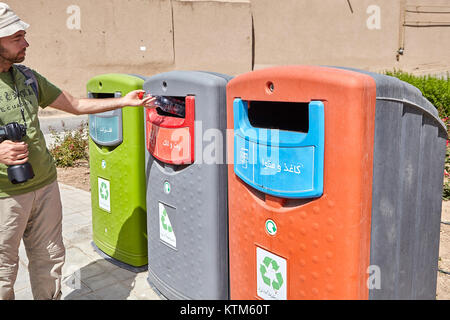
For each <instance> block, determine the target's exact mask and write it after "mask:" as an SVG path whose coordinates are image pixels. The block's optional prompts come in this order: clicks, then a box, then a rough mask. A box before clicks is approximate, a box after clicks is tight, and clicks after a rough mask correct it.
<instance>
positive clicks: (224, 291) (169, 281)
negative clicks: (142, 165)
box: [144, 71, 230, 299]
mask: <svg viewBox="0 0 450 320" xmlns="http://www.w3.org/2000/svg"><path fill="white" fill-rule="evenodd" d="M229 78H230V77H228V76H225V75H220V74H213V73H206V72H195V71H173V72H168V73H163V74H159V75H156V76H154V77H151V78H149V79H148V80H147V81H146V82H145V84H144V90H145V91H146V92H149V93H151V94H152V95H161V96H169V97H179V98H182V99H185V103H186V106H185V108H186V111H185V113H186V115H185V117H184V118H179V117H174V116H171V115H170V114H158V111H157V110H156V109H148V110H146V143H147V148H146V163H147V164H146V175H147V190H148V192H147V213H148V218H147V222H148V232H149V238H148V252H149V265H148V269H149V277H148V280H149V282H150V284H151V285H152V286H153V287H154V288H156V289H157V290H158V291H159V292H160V293H162V294H163V295H164V296H166V297H167V298H169V299H227V298H228V237H227V233H228V228H227V219H228V217H227V166H226V164H225V159H224V157H225V145H224V140H223V139H225V137H226V135H225V128H226V97H225V94H226V84H227V81H228V80H229ZM212 149H214V150H215V151H214V152H213V151H211V150H212ZM208 150H209V151H210V152H211V153H209V154H213V155H216V156H217V158H214V157H213V159H211V158H209V157H208ZM211 160H212V161H211Z"/></svg>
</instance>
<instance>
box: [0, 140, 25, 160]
mask: <svg viewBox="0 0 450 320" xmlns="http://www.w3.org/2000/svg"><path fill="white" fill-rule="evenodd" d="M27 161H28V145H27V144H26V143H25V142H12V141H10V140H5V141H3V142H2V143H0V163H3V164H6V165H8V166H12V165H17V164H24V163H25V162H27Z"/></svg>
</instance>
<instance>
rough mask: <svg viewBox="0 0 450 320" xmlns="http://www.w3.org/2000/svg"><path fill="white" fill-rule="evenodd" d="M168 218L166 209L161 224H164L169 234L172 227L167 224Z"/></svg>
mask: <svg viewBox="0 0 450 320" xmlns="http://www.w3.org/2000/svg"><path fill="white" fill-rule="evenodd" d="M166 218H167V211H166V209H165V208H164V210H163V214H162V215H161V224H162V226H163V228H164V230H167V231H168V232H172V227H171V226H170V225H167V224H166V222H165V221H166Z"/></svg>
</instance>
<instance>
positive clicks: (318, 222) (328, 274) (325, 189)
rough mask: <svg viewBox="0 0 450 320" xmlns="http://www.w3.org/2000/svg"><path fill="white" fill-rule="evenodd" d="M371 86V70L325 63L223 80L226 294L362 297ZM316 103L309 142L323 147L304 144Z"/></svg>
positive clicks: (367, 230)
mask: <svg viewBox="0 0 450 320" xmlns="http://www.w3.org/2000/svg"><path fill="white" fill-rule="evenodd" d="M375 95H376V85H375V82H374V80H373V79H372V78H371V77H369V76H367V75H363V74H358V73H354V72H350V71H342V70H337V69H331V68H319V67H306V66H305V67H303V66H295V67H294V66H290V67H277V68H269V69H264V70H259V71H254V72H250V73H247V74H244V75H241V76H238V77H236V78H234V79H233V80H231V81H230V82H229V84H228V86H227V111H228V119H227V122H228V128H229V129H234V143H230V144H229V148H228V152H229V155H231V157H229V160H230V161H231V160H233V161H232V162H233V163H232V164H229V170H228V179H229V239H230V240H229V241H230V244H229V245H230V249H229V250H230V297H231V299H252V298H256V299H320V298H328V299H335V298H344V299H345V298H347V299H353V298H355V299H365V298H368V290H367V289H366V285H365V283H366V280H367V277H365V275H367V274H366V270H367V268H368V266H369V245H370V218H371V208H370V204H371V197H372V190H371V180H372V159H373V140H374V118H375ZM314 103H316V104H320V105H321V109H322V119H321V121H322V123H323V124H324V125H322V126H321V128H319V129H317V130H319V131H320V130H321V131H322V132H319V133H318V135H322V137H323V139H321V141H318V144H322V145H321V146H320V145H315V146H313V147H309V148H312V149H314V151H317V149H322V154H318V153H314V152H309V151H304V150H303V151H302V149H307V148H308V146H304V145H302V143H301V141H304V140H305V139H308V136H309V135H310V134H311V128H312V127H313V123H310V122H309V121H310V120H312V119H311V116H312V113H313V112H312V107H311V105H312V104H314ZM239 108H241V109H243V111H242V113H243V114H244V115H237V114H236V113H239ZM256 108H257V109H260V110H259V111H258V110H255V109H256ZM252 109H253V110H252ZM238 117H241V119H236V118H238ZM239 122H240V123H239ZM299 123H300V124H299ZM246 124H247V125H248V126H247V127H246ZM277 129H280V130H279V131H278V133H277ZM314 130H316V129H314ZM285 132H289V133H292V134H294V136H289V135H288V136H286V137H283V136H282V134H283V133H285ZM316 134H317V133H316ZM240 135H241V136H240ZM264 138H266V139H267V140H268V141H269V142H270V144H271V146H270V148H268V149H273V150H272V154H271V152H270V150H266V149H264V150H263V148H267V145H268V144H267V143H261V140H263V139H264ZM284 138H285V139H284ZM283 139H284V140H283ZM293 140H295V141H293ZM319 140H320V139H319ZM242 141H243V142H242ZM258 142H259V143H258ZM295 142H298V143H297V144H298V145H294V144H295ZM283 144H287V145H283ZM289 144H291V145H289ZM263 145H264V146H265V147H262V146H263ZM277 148H278V149H279V150H280V151H278V154H276V155H275V157H273V154H274V153H277V152H276V149H277ZM281 150H283V151H281ZM296 150H297V151H296ZM296 152H300V153H296ZM296 155H297V156H296ZM264 157H266V158H264ZM308 157H310V158H316V159H315V160H317V157H321V158H322V159H323V163H322V166H320V164H319V165H317V164H315V163H314V162H313V161H312V159H310V162H312V163H309V164H307V163H303V162H302V161H303V160H301V159H304V158H308ZM267 158H269V160H267ZM299 159H300V160H299ZM242 167H244V168H243V169H242ZM266 169H267V170H269V171H268V172H266V174H264V172H263V171H264V170H266ZM267 170H266V171H267ZM270 170H272V172H270ZM247 171H250V173H248V172H247ZM252 171H257V172H256V173H254V172H252ZM319 171H321V172H319ZM236 172H238V173H239V174H236ZM258 172H259V173H260V174H259V175H260V176H263V179H260V180H258V178H257V175H258ZM282 175H284V176H282ZM318 176H321V179H322V181H319V182H318V183H306V182H304V181H301V180H308V182H309V181H313V182H314V179H316V180H317V177H318ZM280 179H281V181H282V182H281V185H275V186H273V185H272V184H273V182H274V181H275V184H277V181H280ZM320 184H322V190H318V191H316V192H315V194H313V195H311V192H310V189H311V185H313V187H317V186H318V185H319V188H320ZM289 188H292V190H287V189H289ZM294 189H295V190H294ZM280 190H281V191H280ZM289 191H290V192H291V194H290V193H289Z"/></svg>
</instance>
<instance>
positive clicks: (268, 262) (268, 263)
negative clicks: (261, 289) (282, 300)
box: [259, 257, 284, 290]
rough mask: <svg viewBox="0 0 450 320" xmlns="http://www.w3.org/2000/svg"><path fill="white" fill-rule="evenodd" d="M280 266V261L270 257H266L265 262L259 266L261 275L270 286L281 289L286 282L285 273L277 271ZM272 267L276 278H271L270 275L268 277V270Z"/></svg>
mask: <svg viewBox="0 0 450 320" xmlns="http://www.w3.org/2000/svg"><path fill="white" fill-rule="evenodd" d="M279 268H280V267H279V265H278V263H277V262H276V261H275V260H273V259H271V258H269V257H265V258H264V260H263V263H261V265H260V267H259V272H260V273H261V277H262V279H263V281H264V283H265V284H266V285H268V286H269V287H270V286H272V288H273V289H274V290H279V289H280V288H281V286H282V285H283V282H284V281H283V275H282V274H281V272H277V271H278V269H279ZM270 269H272V270H273V271H274V272H275V278H276V279H271V278H270V277H268V272H269V270H270ZM270 273H271V272H270Z"/></svg>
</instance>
